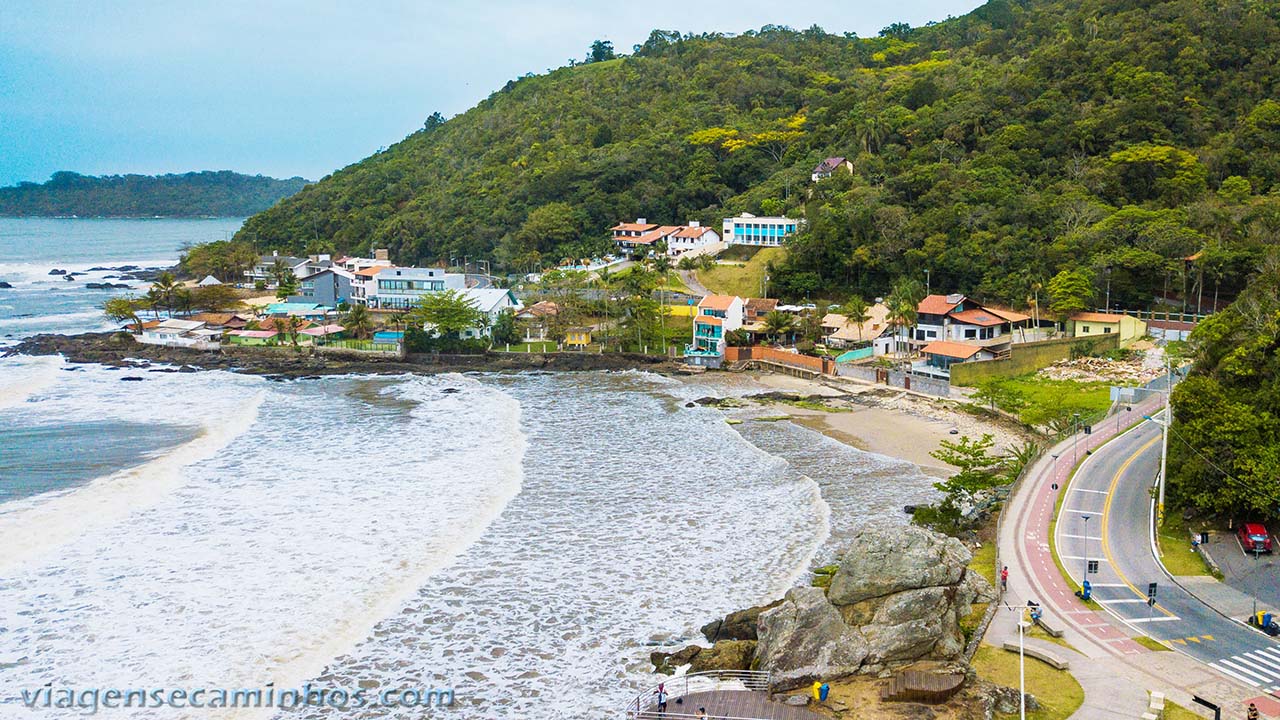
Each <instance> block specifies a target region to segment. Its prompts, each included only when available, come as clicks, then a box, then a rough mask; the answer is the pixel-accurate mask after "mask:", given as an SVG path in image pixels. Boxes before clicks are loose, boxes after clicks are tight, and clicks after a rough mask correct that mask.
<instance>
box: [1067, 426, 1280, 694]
mask: <svg viewBox="0 0 1280 720" xmlns="http://www.w3.org/2000/svg"><path fill="white" fill-rule="evenodd" d="M1159 464H1160V427H1159V426H1158V425H1156V424H1155V423H1142V424H1140V425H1138V426H1137V427H1136V428H1134V429H1133V430H1130V431H1129V432H1126V433H1124V434H1123V435H1121V436H1120V437H1119V438H1117V439H1116V440H1115V441H1113V442H1111V443H1110V444H1108V445H1106V446H1104V447H1102V448H1100V449H1099V450H1097V451H1096V452H1094V453H1093V454H1092V455H1091V456H1090V457H1088V458H1087V459H1086V460H1085V461H1084V462H1083V463H1082V464H1081V466H1080V469H1079V471H1078V472H1077V474H1076V478H1075V480H1074V481H1073V482H1072V484H1071V485H1070V487H1069V488H1067V489H1066V496H1065V497H1064V498H1063V501H1062V506H1061V508H1062V509H1061V512H1060V514H1059V518H1058V523H1057V527H1056V529H1055V534H1056V542H1057V547H1058V553H1059V558H1060V559H1061V560H1062V563H1063V565H1064V566H1065V567H1066V570H1067V573H1068V574H1069V575H1071V577H1072V579H1073V580H1075V581H1076V582H1077V583H1078V582H1079V581H1080V579H1081V577H1082V576H1083V574H1084V572H1085V566H1086V563H1087V562H1088V561H1089V560H1095V561H1097V563H1098V572H1097V573H1096V574H1091V575H1090V576H1089V579H1090V582H1091V583H1092V585H1093V592H1094V598H1095V599H1096V600H1097V601H1098V602H1099V603H1100V604H1101V605H1102V606H1103V607H1105V608H1106V610H1107V611H1108V612H1109V613H1111V614H1112V615H1114V616H1115V617H1116V618H1117V619H1119V620H1120V621H1121V622H1123V623H1124V624H1125V625H1126V626H1128V627H1129V628H1131V629H1132V631H1133V634H1134V635H1137V634H1146V635H1149V636H1151V637H1153V638H1156V639H1158V640H1163V641H1165V642H1168V643H1170V644H1171V645H1173V646H1174V647H1175V648H1176V649H1177V650H1179V651H1181V652H1183V653H1185V654H1187V655H1189V656H1191V657H1193V658H1195V659H1196V660H1199V661H1200V662H1203V663H1206V664H1208V665H1209V666H1211V667H1213V668H1214V669H1215V670H1217V671H1218V672H1221V673H1223V674H1225V675H1227V676H1229V677H1231V678H1233V679H1235V680H1237V681H1239V682H1242V683H1245V684H1246V685H1248V686H1250V687H1253V688H1256V689H1258V690H1259V691H1261V692H1271V693H1275V692H1280V643H1277V642H1276V641H1274V640H1272V639H1271V638H1269V637H1267V636H1266V635H1263V634H1262V633H1259V632H1257V631H1255V630H1252V629H1250V628H1248V627H1246V626H1245V625H1243V624H1242V623H1240V622H1238V621H1235V620H1231V619H1228V618H1226V617H1224V616H1222V615H1220V614H1219V613H1218V612H1216V611H1215V610H1213V609H1211V608H1210V607H1208V606H1207V605H1205V604H1204V603H1202V602H1201V601H1200V600H1198V599H1196V598H1195V597H1194V596H1192V595H1191V594H1189V593H1188V592H1187V591H1185V590H1183V589H1182V587H1180V586H1179V585H1177V584H1176V583H1175V582H1173V579H1172V578H1171V577H1170V576H1169V575H1168V573H1167V572H1166V571H1165V570H1164V568H1163V566H1162V565H1161V564H1160V563H1159V562H1158V561H1157V560H1156V558H1155V555H1154V547H1153V546H1152V542H1151V514H1152V510H1153V507H1152V505H1153V500H1152V496H1151V488H1152V486H1153V483H1154V480H1155V477H1156V475H1157V472H1158V470H1159ZM1085 516H1089V518H1090V519H1089V520H1088V521H1087V522H1086V521H1085V520H1084V517H1085ZM1151 582H1155V583H1157V593H1156V598H1157V602H1156V604H1155V605H1154V607H1152V606H1149V605H1148V604H1147V590H1148V583H1151Z"/></svg>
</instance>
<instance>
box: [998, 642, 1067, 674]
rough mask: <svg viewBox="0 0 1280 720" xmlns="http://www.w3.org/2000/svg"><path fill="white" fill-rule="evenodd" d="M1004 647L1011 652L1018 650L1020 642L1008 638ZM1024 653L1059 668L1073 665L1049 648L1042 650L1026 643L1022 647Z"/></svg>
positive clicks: (1062, 668)
mask: <svg viewBox="0 0 1280 720" xmlns="http://www.w3.org/2000/svg"><path fill="white" fill-rule="evenodd" d="M1002 647H1003V648H1004V649H1005V650H1008V651H1009V652H1018V643H1016V642H1012V641H1008V640H1006V641H1005V643H1004V645H1003V646H1002ZM1022 653H1023V654H1024V655H1026V656H1028V657H1033V658H1035V659H1037V660H1039V661H1041V662H1043V663H1046V664H1047V665H1049V666H1051V667H1055V668H1057V669H1059V670H1066V669H1068V668H1069V667H1070V666H1071V664H1070V663H1068V662H1067V661H1066V660H1063V659H1062V658H1060V657H1058V656H1057V655H1054V654H1053V653H1051V652H1049V651H1048V650H1042V649H1040V648H1038V647H1031V646H1030V645H1024V646H1023V648H1022Z"/></svg>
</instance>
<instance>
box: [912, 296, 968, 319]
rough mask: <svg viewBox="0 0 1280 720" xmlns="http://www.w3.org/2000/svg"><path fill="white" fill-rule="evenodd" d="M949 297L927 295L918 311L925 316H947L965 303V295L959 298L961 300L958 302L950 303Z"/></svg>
mask: <svg viewBox="0 0 1280 720" xmlns="http://www.w3.org/2000/svg"><path fill="white" fill-rule="evenodd" d="M947 297H948V296H947V295H926V296H925V297H924V299H923V300H921V301H920V305H919V306H918V307H917V308H916V311H917V312H919V313H922V314H925V315H946V314H947V313H949V312H951V311H952V310H955V309H956V306H958V305H960V303H963V302H964V296H963V295H960V296H959V297H960V300H959V301H958V302H949V301H948V300H947Z"/></svg>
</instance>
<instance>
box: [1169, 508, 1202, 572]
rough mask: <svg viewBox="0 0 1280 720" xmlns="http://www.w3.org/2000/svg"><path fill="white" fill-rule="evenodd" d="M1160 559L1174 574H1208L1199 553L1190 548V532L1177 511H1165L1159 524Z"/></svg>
mask: <svg viewBox="0 0 1280 720" xmlns="http://www.w3.org/2000/svg"><path fill="white" fill-rule="evenodd" d="M1160 561H1161V562H1163V563H1164V566H1165V567H1166V568H1168V569H1169V572H1171V573H1173V574H1174V575H1209V574H1211V573H1210V571H1209V566H1208V565H1205V562H1204V559H1203V558H1201V557H1200V553H1198V552H1196V551H1195V550H1192V549H1191V532H1190V530H1188V529H1187V523H1186V521H1185V520H1183V519H1182V514H1181V513H1178V512H1166V513H1165V516H1164V522H1163V523H1161V525H1160Z"/></svg>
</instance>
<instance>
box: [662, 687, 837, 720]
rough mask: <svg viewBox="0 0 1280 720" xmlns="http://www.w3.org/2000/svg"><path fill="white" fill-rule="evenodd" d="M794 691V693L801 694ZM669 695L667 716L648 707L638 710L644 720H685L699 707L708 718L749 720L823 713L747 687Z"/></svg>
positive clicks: (811, 718) (807, 719) (794, 719)
mask: <svg viewBox="0 0 1280 720" xmlns="http://www.w3.org/2000/svg"><path fill="white" fill-rule="evenodd" d="M801 692H802V691H801V690H796V691H795V693H794V694H800V693H801ZM678 699H679V700H681V701H682V702H680V703H679V704H677V703H676V700H677V698H672V699H671V702H669V703H668V704H667V713H666V715H659V714H658V713H657V711H656V710H654V709H652V708H650V709H649V710H648V711H646V712H644V713H641V715H640V717H641V718H643V719H644V720H650V719H651V718H653V719H654V720H656V719H657V718H663V717H665V718H668V720H685V719H686V718H692V717H694V716H695V715H696V714H697V712H698V708H706V709H707V717H708V718H733V719H734V720H738V719H739V718H750V719H751V720H822V716H820V715H817V714H814V713H812V712H810V711H808V710H806V709H805V708H802V707H796V706H794V705H783V704H782V703H776V702H773V701H772V700H770V699H769V695H768V694H767V693H763V692H751V691H747V690H717V691H714V692H697V693H691V694H689V695H685V696H684V697H682V698H678Z"/></svg>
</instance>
